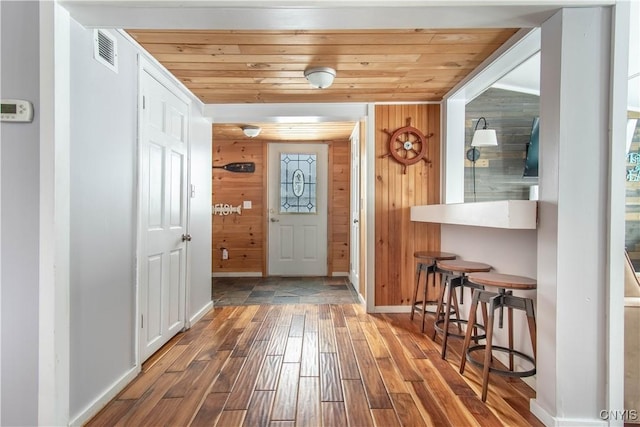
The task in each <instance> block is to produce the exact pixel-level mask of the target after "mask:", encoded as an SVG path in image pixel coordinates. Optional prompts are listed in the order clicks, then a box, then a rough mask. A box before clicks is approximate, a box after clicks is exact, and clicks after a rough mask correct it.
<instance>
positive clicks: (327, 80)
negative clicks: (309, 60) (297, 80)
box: [304, 67, 336, 89]
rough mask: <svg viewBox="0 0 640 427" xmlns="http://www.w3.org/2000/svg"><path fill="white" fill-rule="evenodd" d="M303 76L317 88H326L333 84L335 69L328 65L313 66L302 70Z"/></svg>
mask: <svg viewBox="0 0 640 427" xmlns="http://www.w3.org/2000/svg"><path fill="white" fill-rule="evenodd" d="M304 76H305V77H306V78H307V80H308V81H309V84H311V86H313V87H315V88H318V89H325V88H328V87H329V86H331V85H332V84H333V79H334V78H335V77H336V70H334V69H333V68H329V67H313V68H307V69H306V70H304Z"/></svg>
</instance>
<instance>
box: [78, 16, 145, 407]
mask: <svg viewBox="0 0 640 427" xmlns="http://www.w3.org/2000/svg"><path fill="white" fill-rule="evenodd" d="M111 34H113V35H115V36H116V38H117V42H118V63H119V71H118V73H117V74H116V73H114V72H113V71H111V70H109V69H108V68H106V67H105V66H103V65H102V64H100V63H98V62H97V61H96V60H95V59H93V30H87V29H85V28H83V27H82V26H80V25H79V24H78V23H76V22H75V21H72V23H71V251H70V252H71V253H70V259H71V285H70V286H71V289H70V298H71V300H70V305H71V331H70V339H71V348H70V353H71V356H70V370H71V373H70V377H71V378H70V401H69V405H70V411H69V413H70V416H71V419H74V418H75V417H76V416H77V415H78V414H79V413H81V412H82V411H83V410H84V409H86V407H87V406H89V405H90V404H91V403H92V401H93V400H94V399H95V398H96V397H97V396H99V395H100V394H102V393H103V392H104V391H105V390H107V389H108V388H109V387H110V386H111V385H112V384H113V383H114V382H116V380H118V379H119V378H120V377H121V376H123V375H124V374H125V373H126V372H127V371H129V370H131V369H132V368H134V366H135V345H136V343H135V327H136V322H135V319H134V316H135V310H136V307H135V296H136V287H135V283H136V270H135V257H136V220H137V216H136V199H137V192H136V181H137V167H136V164H137V154H136V153H137V140H136V135H137V75H138V69H137V57H136V54H137V52H136V50H135V49H134V48H133V46H131V45H130V44H129V43H128V42H127V41H126V40H125V39H124V38H122V37H121V36H120V35H119V34H117V33H116V32H111Z"/></svg>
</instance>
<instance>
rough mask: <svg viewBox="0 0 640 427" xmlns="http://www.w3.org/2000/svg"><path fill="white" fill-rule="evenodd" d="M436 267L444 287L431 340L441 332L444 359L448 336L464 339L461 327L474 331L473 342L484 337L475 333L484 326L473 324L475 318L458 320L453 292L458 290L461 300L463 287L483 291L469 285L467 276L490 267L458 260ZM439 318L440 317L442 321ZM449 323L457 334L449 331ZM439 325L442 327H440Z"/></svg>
mask: <svg viewBox="0 0 640 427" xmlns="http://www.w3.org/2000/svg"><path fill="white" fill-rule="evenodd" d="M436 265H437V271H439V272H440V273H442V274H443V276H444V280H443V282H444V285H443V286H442V287H441V289H440V298H439V300H438V307H437V309H436V321H435V323H434V325H433V337H432V339H433V340H435V339H436V334H437V332H442V358H443V359H444V358H445V356H446V354H447V340H448V339H449V336H452V337H456V338H464V335H463V334H462V329H461V325H463V324H467V325H468V326H467V331H470V330H472V329H473V330H475V331H476V333H475V334H474V339H475V340H479V339H482V338H484V335H478V333H477V330H478V329H484V326H483V325H480V324H477V323H475V317H474V320H473V321H470V320H469V321H467V320H464V319H461V318H460V316H459V311H458V299H457V297H456V293H455V290H456V288H460V295H461V298H462V293H463V292H464V287H469V288H472V289H483V288H482V286H479V285H475V284H472V283H469V282H468V281H467V275H468V274H469V273H476V272H481V271H482V272H484V271H490V270H491V266H490V265H489V264H485V263H482V262H473V261H463V260H460V259H454V260H442V261H437V263H436ZM445 291H446V294H447V298H446V307H445V309H444V311H443V310H442V305H443V304H444V301H445ZM452 303H453V304H454V305H455V318H453V319H452V318H451V314H452V313H451V309H452V307H451V304H452ZM444 313H447V315H445V314H444ZM440 317H442V319H441V318H440ZM483 317H484V318H485V319H486V309H485V311H483ZM450 323H455V324H456V325H457V326H458V333H457V334H456V333H453V332H451V331H450V330H449V325H450ZM441 324H442V325H443V326H442V327H440V325H441ZM471 326H473V327H471Z"/></svg>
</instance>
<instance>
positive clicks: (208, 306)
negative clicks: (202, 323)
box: [189, 301, 213, 327]
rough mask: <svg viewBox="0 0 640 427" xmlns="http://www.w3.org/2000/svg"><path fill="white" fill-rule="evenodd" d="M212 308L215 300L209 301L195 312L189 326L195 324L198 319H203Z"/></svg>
mask: <svg viewBox="0 0 640 427" xmlns="http://www.w3.org/2000/svg"><path fill="white" fill-rule="evenodd" d="M212 308H213V301H209V302H208V303H207V304H205V305H204V307H202V308H201V309H200V310H199V311H198V312H197V313H196V314H194V315H193V316H192V317H191V319H189V327H191V326H193V325H194V324H195V323H196V322H197V321H198V320H200V319H202V318H203V317H204V315H205V314H207V313H208V312H209V310H211V309H212Z"/></svg>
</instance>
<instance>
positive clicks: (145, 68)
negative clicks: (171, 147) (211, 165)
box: [134, 54, 191, 371]
mask: <svg viewBox="0 0 640 427" xmlns="http://www.w3.org/2000/svg"><path fill="white" fill-rule="evenodd" d="M144 73H147V74H149V75H150V76H151V77H153V78H154V79H156V80H157V81H158V82H159V83H160V84H161V85H163V86H164V87H165V88H166V89H167V90H168V91H169V92H171V93H172V94H173V95H174V96H176V97H177V98H178V99H180V100H181V101H182V102H184V103H185V104H186V105H187V117H186V121H185V123H186V129H185V133H186V141H187V155H186V159H185V167H186V169H187V170H186V177H187V179H186V182H185V191H187V190H188V189H189V188H190V184H191V135H190V132H189V128H190V126H189V124H190V122H191V99H190V98H189V97H188V96H186V95H185V94H184V93H183V92H182V91H181V90H180V88H179V87H178V86H177V85H176V84H175V83H174V82H173V81H172V80H171V79H170V78H169V77H168V76H166V75H165V74H164V73H163V71H162V70H160V69H159V68H158V67H157V66H156V65H155V64H154V63H153V62H151V61H149V60H148V59H147V58H145V57H144V56H143V55H141V54H138V93H137V97H138V117H137V119H138V123H137V126H136V127H137V135H136V137H137V140H138V143H137V149H136V155H137V163H136V167H137V170H136V228H137V230H136V279H135V334H134V337H135V338H134V339H135V342H136V345H135V346H134V347H135V358H134V360H135V365H136V367H137V368H138V371H140V370H141V369H142V363H143V362H144V361H143V360H141V353H142V352H141V346H142V345H143V343H142V337H141V334H140V327H141V313H142V310H141V304H142V301H141V297H140V292H141V288H140V272H141V264H140V263H141V261H142V259H143V255H144V254H142V253H140V252H141V248H142V244H141V243H142V239H143V231H142V209H141V206H142V191H141V188H142V170H143V168H142V155H141V149H142V136H143V108H142V106H143V102H144V101H143V94H142V79H143V75H144ZM190 213H191V198H190V197H189V195H188V192H187V196H186V205H185V220H184V221H185V234H189V232H190V217H191V215H190ZM184 250H185V271H184V275H185V277H184V284H185V285H184V289H182V292H183V295H182V296H181V298H184V307H183V309H184V319H183V330H184V329H186V328H188V327H189V319H188V318H189V315H188V313H189V308H190V307H189V288H190V286H189V278H190V276H191V275H190V270H191V268H190V265H191V253H190V252H191V251H190V247H189V244H188V242H185V249H184Z"/></svg>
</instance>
